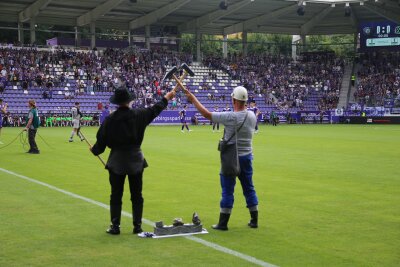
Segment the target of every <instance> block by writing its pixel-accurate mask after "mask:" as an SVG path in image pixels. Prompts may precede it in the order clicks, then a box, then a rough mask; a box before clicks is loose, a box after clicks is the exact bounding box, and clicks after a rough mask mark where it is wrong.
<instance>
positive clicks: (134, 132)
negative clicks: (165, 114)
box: [92, 98, 168, 175]
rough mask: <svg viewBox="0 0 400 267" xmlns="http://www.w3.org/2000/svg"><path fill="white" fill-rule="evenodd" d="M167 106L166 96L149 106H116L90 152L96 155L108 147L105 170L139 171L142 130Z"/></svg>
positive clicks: (98, 133)
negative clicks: (136, 107) (131, 107)
mask: <svg viewBox="0 0 400 267" xmlns="http://www.w3.org/2000/svg"><path fill="white" fill-rule="evenodd" d="M167 105H168V101H167V99H166V98H163V99H162V100H161V101H160V102H158V103H156V104H155V105H154V106H152V107H150V108H144V109H129V108H128V107H119V108H118V109H117V110H116V111H115V112H113V113H112V114H111V115H110V116H108V117H107V118H106V119H105V121H104V122H103V124H102V125H101V126H100V128H99V130H98V132H97V136H96V137H97V142H96V143H95V144H94V146H93V147H92V153H93V154H94V155H95V156H97V155H99V154H101V153H103V152H104V150H105V149H106V147H109V148H110V149H111V152H110V156H109V157H108V161H107V164H106V169H108V170H110V171H112V172H113V173H116V174H120V175H123V174H136V173H139V172H142V171H143V168H146V167H147V162H146V160H145V159H144V156H143V153H142V151H141V148H140V146H141V144H142V142H143V137H144V132H145V130H146V127H147V125H149V124H150V123H151V122H152V121H153V120H154V119H155V118H156V117H157V116H158V115H159V114H160V113H161V111H163V110H164V109H165V108H166V107H167Z"/></svg>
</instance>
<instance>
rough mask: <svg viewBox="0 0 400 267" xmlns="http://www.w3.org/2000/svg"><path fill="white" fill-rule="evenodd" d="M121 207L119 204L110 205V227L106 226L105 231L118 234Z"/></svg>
mask: <svg viewBox="0 0 400 267" xmlns="http://www.w3.org/2000/svg"><path fill="white" fill-rule="evenodd" d="M121 209H122V206H121V205H110V216H111V225H110V228H108V229H107V231H106V233H107V234H111V235H119V234H120V229H119V225H120V223H121Z"/></svg>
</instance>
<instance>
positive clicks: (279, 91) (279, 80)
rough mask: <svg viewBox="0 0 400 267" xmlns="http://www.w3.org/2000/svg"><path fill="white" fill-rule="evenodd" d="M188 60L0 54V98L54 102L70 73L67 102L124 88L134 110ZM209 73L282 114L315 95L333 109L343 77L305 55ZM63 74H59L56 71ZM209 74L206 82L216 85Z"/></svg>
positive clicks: (248, 61)
mask: <svg viewBox="0 0 400 267" xmlns="http://www.w3.org/2000/svg"><path fill="white" fill-rule="evenodd" d="M192 60H193V59H192V56H191V55H189V54H182V53H175V52H170V51H165V50H151V51H147V50H143V51H139V50H135V49H116V50H114V49H107V50H104V51H90V52H78V51H68V50H63V49H60V50H53V51H50V50H47V51H39V50H37V49H35V48H22V49H18V48H0V94H1V92H2V90H4V88H5V87H6V86H8V85H18V86H19V88H22V89H23V90H28V91H29V90H41V92H42V93H41V96H42V98H44V99H52V98H53V93H54V92H53V89H54V88H63V87H64V86H65V85H66V84H67V83H68V81H69V80H68V79H70V78H71V77H69V76H68V74H69V73H73V77H72V78H73V79H74V81H76V83H74V86H75V88H70V89H69V90H70V91H69V92H68V93H66V94H65V98H67V99H71V98H74V97H75V96H76V95H81V94H88V93H91V92H111V91H112V90H114V89H115V88H118V87H121V86H125V87H127V88H128V89H129V90H130V91H131V92H132V94H133V95H134V96H135V97H136V100H135V102H134V106H136V107H143V106H149V105H152V104H153V103H154V102H155V101H157V100H159V99H160V98H161V96H162V95H163V94H164V93H165V92H166V91H167V90H169V88H170V85H169V84H167V83H163V82H162V78H163V76H164V74H165V72H166V68H167V66H172V65H177V66H179V65H180V64H181V63H182V62H186V63H188V64H190V63H191V62H192ZM204 64H205V65H206V66H208V67H211V68H215V69H221V70H224V71H225V72H227V73H228V74H229V75H230V77H231V78H232V79H238V80H240V83H241V84H243V85H244V86H245V87H246V88H247V89H248V90H249V92H250V94H249V95H250V101H251V99H252V98H253V97H254V95H260V94H261V95H263V96H264V97H265V102H266V103H271V104H272V103H273V104H275V105H276V106H277V107H278V109H280V110H287V109H288V108H292V107H294V108H298V109H302V108H303V105H304V104H303V103H304V101H306V100H307V98H308V97H309V95H310V92H311V91H319V92H320V93H321V94H320V96H321V97H320V98H319V103H318V104H317V106H316V107H315V108H318V109H320V110H328V109H333V108H336V106H337V102H338V96H339V89H340V86H341V79H342V76H343V69H344V61H343V60H342V59H340V58H337V57H336V56H335V55H334V54H333V53H309V54H303V55H302V57H301V58H299V59H298V60H297V61H293V60H292V59H291V58H288V57H283V56H272V55H249V56H246V57H242V56H238V55H230V56H229V57H228V58H227V59H222V58H221V57H208V58H206V59H205V60H204ZM57 65H58V66H60V65H61V68H62V71H61V72H60V71H57V68H56V67H55V66H57ZM213 75H214V76H215V75H216V74H215V73H212V72H210V74H209V76H210V77H209V78H210V79H215V78H216V77H213ZM207 86H208V84H207V83H205V84H203V86H202V87H201V88H202V90H207V91H209V92H208V94H207V97H208V100H211V101H219V102H221V101H222V102H224V101H225V95H216V94H215V93H214V92H213V90H211V89H210V88H208V87H207ZM182 101H184V98H183V97H182V95H181V94H178V95H177V97H176V99H174V100H173V101H172V105H171V106H170V108H171V109H177V108H179V106H180V104H181V102H182Z"/></svg>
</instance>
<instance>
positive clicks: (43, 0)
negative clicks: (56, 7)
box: [18, 0, 51, 22]
mask: <svg viewBox="0 0 400 267" xmlns="http://www.w3.org/2000/svg"><path fill="white" fill-rule="evenodd" d="M50 2H51V0H37V1H36V2H34V3H32V4H31V5H30V6H28V7H27V8H25V9H24V10H22V11H21V12H20V13H19V15H18V18H19V22H26V21H28V20H30V19H31V18H34V17H36V16H37V15H38V14H39V13H40V11H42V10H43V9H45V8H46V7H47V6H48V5H49V4H50Z"/></svg>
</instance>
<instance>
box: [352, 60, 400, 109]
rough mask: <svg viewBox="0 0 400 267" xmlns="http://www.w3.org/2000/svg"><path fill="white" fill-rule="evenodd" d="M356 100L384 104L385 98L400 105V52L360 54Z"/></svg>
mask: <svg viewBox="0 0 400 267" xmlns="http://www.w3.org/2000/svg"><path fill="white" fill-rule="evenodd" d="M358 63H359V70H358V71H357V75H356V77H357V78H356V84H355V86H356V91H355V92H354V97H355V100H356V101H357V102H358V103H359V104H362V105H369V106H382V105H384V101H385V99H387V100H392V101H393V102H394V104H395V105H396V106H400V53H399V52H397V53H388V52H386V53H385V52H373V53H365V54H362V55H360V58H359V62H358Z"/></svg>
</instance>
